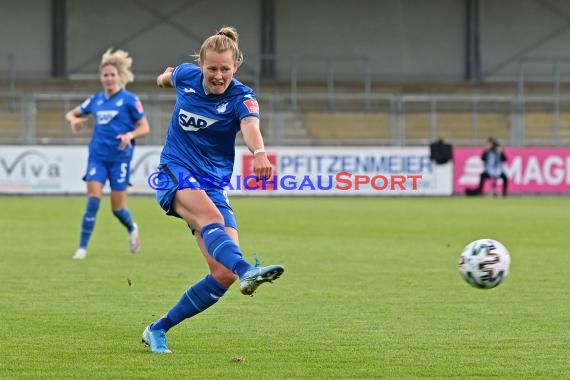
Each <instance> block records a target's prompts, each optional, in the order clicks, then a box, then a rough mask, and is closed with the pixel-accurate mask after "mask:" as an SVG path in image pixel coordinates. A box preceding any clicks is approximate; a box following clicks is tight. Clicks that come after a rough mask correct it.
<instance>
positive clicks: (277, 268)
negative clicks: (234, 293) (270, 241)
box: [239, 256, 285, 296]
mask: <svg viewBox="0 0 570 380" xmlns="http://www.w3.org/2000/svg"><path fill="white" fill-rule="evenodd" d="M283 272H285V268H283V267H282V266H281V265H269V266H267V267H262V266H261V262H260V260H259V257H257V256H255V266H254V267H253V268H251V269H249V270H248V271H247V272H245V273H244V274H243V276H241V277H240V279H239V290H240V291H241V293H242V294H245V295H246V296H253V293H255V290H256V289H257V288H258V287H259V285H261V284H263V283H264V282H273V280H277V279H278V278H279V277H281V275H282V274H283Z"/></svg>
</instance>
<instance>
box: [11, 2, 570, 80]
mask: <svg viewBox="0 0 570 380" xmlns="http://www.w3.org/2000/svg"><path fill="white" fill-rule="evenodd" d="M261 1H262V0H218V1H216V2H215V3H211V2H207V1H205V0H162V1H160V2H157V1H152V0H138V1H133V0H124V1H120V2H117V1H111V0H98V1H92V0H73V1H72V0H68V1H67V12H68V25H67V60H66V62H67V67H68V71H69V73H70V74H72V75H75V76H78V75H79V76H81V75H93V74H96V72H97V66H98V62H99V59H100V56H101V54H102V53H103V52H104V51H105V50H106V49H107V48H108V47H116V48H123V49H125V50H127V51H129V52H130V53H131V55H132V56H133V57H134V59H135V62H134V71H135V74H137V75H138V76H139V79H140V78H145V77H151V76H154V75H156V73H158V72H160V71H162V69H163V68H164V67H165V66H167V65H175V64H177V63H180V62H182V61H186V60H189V59H190V58H189V57H188V56H189V55H190V54H192V53H194V52H196V51H198V49H199V47H200V43H201V42H202V40H203V39H204V38H205V37H207V36H208V35H210V34H212V33H213V32H214V31H215V30H216V29H217V28H219V27H220V26H221V25H233V26H236V27H237V28H238V30H239V32H240V34H241V47H242V49H243V50H244V52H245V54H246V64H245V65H244V67H243V68H242V70H241V73H240V74H241V75H242V76H243V75H245V76H250V75H252V73H254V72H256V71H257V70H258V69H259V67H260V49H261V48H260V47H261V42H260V41H261V39H260V32H261V25H262V22H261V21H262V20H261ZM480 4H481V16H480V17H481V57H482V60H481V63H482V72H483V75H484V79H486V80H502V79H507V80H514V79H516V74H517V68H518V65H517V63H518V62H519V61H520V59H522V58H532V57H546V58H550V59H552V58H563V59H570V49H568V46H570V2H568V1H566V0H501V1H496V0H481V2H480ZM275 11H276V21H275V28H276V30H275V32H276V41H275V46H276V58H277V60H276V62H277V65H276V69H277V70H276V72H277V74H278V76H279V79H282V80H287V79H289V78H290V77H291V69H292V67H294V65H295V62H297V63H298V69H299V72H298V75H299V79H301V80H325V79H326V78H327V76H328V75H331V72H333V71H334V75H335V77H336V78H337V79H347V80H353V81H357V80H360V79H363V77H364V76H365V75H366V70H367V69H369V70H370V77H371V79H372V80H375V81H461V80H462V79H463V78H464V70H465V62H464V55H465V2H464V1H459V0H429V1H426V0H383V1H375V0H351V1H346V0H310V1H306V0H275ZM50 22H51V20H50V2H49V1H46V0H19V1H17V2H16V1H12V0H0V28H1V29H0V30H1V33H0V81H1V80H2V79H5V78H6V77H7V76H8V72H9V69H10V57H13V61H14V63H15V65H14V67H15V69H16V78H28V79H29V78H42V77H43V78H47V77H49V75H50V71H51V50H50V49H51V26H50ZM561 62H563V61H561ZM561 65H563V64H561ZM567 66H568V72H570V64H569V65H567ZM526 67H527V70H528V71H529V72H535V73H547V74H548V73H552V72H553V68H552V67H548V65H547V64H544V63H535V64H532V65H531V64H527V65H526Z"/></svg>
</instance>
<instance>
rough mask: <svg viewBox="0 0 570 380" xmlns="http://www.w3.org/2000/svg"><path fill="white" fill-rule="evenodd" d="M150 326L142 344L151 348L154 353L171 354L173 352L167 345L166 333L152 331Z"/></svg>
mask: <svg viewBox="0 0 570 380" xmlns="http://www.w3.org/2000/svg"><path fill="white" fill-rule="evenodd" d="M150 326H151V325H148V326H147V327H146V329H144V332H143V335H142V342H143V343H144V344H146V345H147V346H149V347H150V350H151V351H152V352H156V353H159V354H170V353H171V351H170V350H169V349H168V346H167V344H166V332H165V331H164V330H151V329H150Z"/></svg>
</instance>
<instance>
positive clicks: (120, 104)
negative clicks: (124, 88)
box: [115, 99, 125, 107]
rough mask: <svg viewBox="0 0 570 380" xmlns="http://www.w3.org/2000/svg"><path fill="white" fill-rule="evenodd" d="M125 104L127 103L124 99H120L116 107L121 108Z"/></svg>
mask: <svg viewBox="0 0 570 380" xmlns="http://www.w3.org/2000/svg"><path fill="white" fill-rule="evenodd" d="M124 102H125V101H124V100H123V99H119V101H118V102H117V103H115V105H116V106H117V107H120V106H122V105H123V103H124Z"/></svg>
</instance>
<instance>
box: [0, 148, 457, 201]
mask: <svg viewBox="0 0 570 380" xmlns="http://www.w3.org/2000/svg"><path fill="white" fill-rule="evenodd" d="M160 151H161V147H160V146H154V147H152V146H142V147H137V148H136V150H135V156H134V158H133V161H132V164H131V183H132V187H131V189H130V192H131V193H134V194H153V193H154V191H155V189H153V188H152V184H153V182H152V177H153V175H154V173H156V171H157V166H158V162H159V158H160ZM268 157H269V160H270V161H271V163H272V164H273V166H274V168H275V171H274V174H275V175H274V178H272V179H271V180H269V181H255V179H254V178H253V176H252V172H251V165H252V155H251V153H249V151H248V150H247V149H245V148H238V149H237V151H236V161H235V166H234V175H233V177H232V178H231V179H228V181H227V185H228V191H229V193H230V194H231V195H278V196H297V195H303V196H307V195H310V196H328V195H334V196H342V195H353V196H354V195H366V196H370V195H374V196H386V195H388V196H420V195H450V194H452V187H453V178H452V177H453V174H452V172H453V167H452V164H446V165H435V164H434V163H433V162H432V161H431V160H430V158H429V149H428V148H427V147H426V148H394V147H376V148H356V147H352V148H348V147H342V148H341V147H339V148H331V147H303V148H291V147H277V148H271V149H268ZM86 164H87V147H66V146H49V147H46V146H2V147H0V193H3V194H83V193H85V183H84V182H83V181H82V180H81V178H82V177H83V175H84V174H85V168H86ZM106 191H108V188H106Z"/></svg>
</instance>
